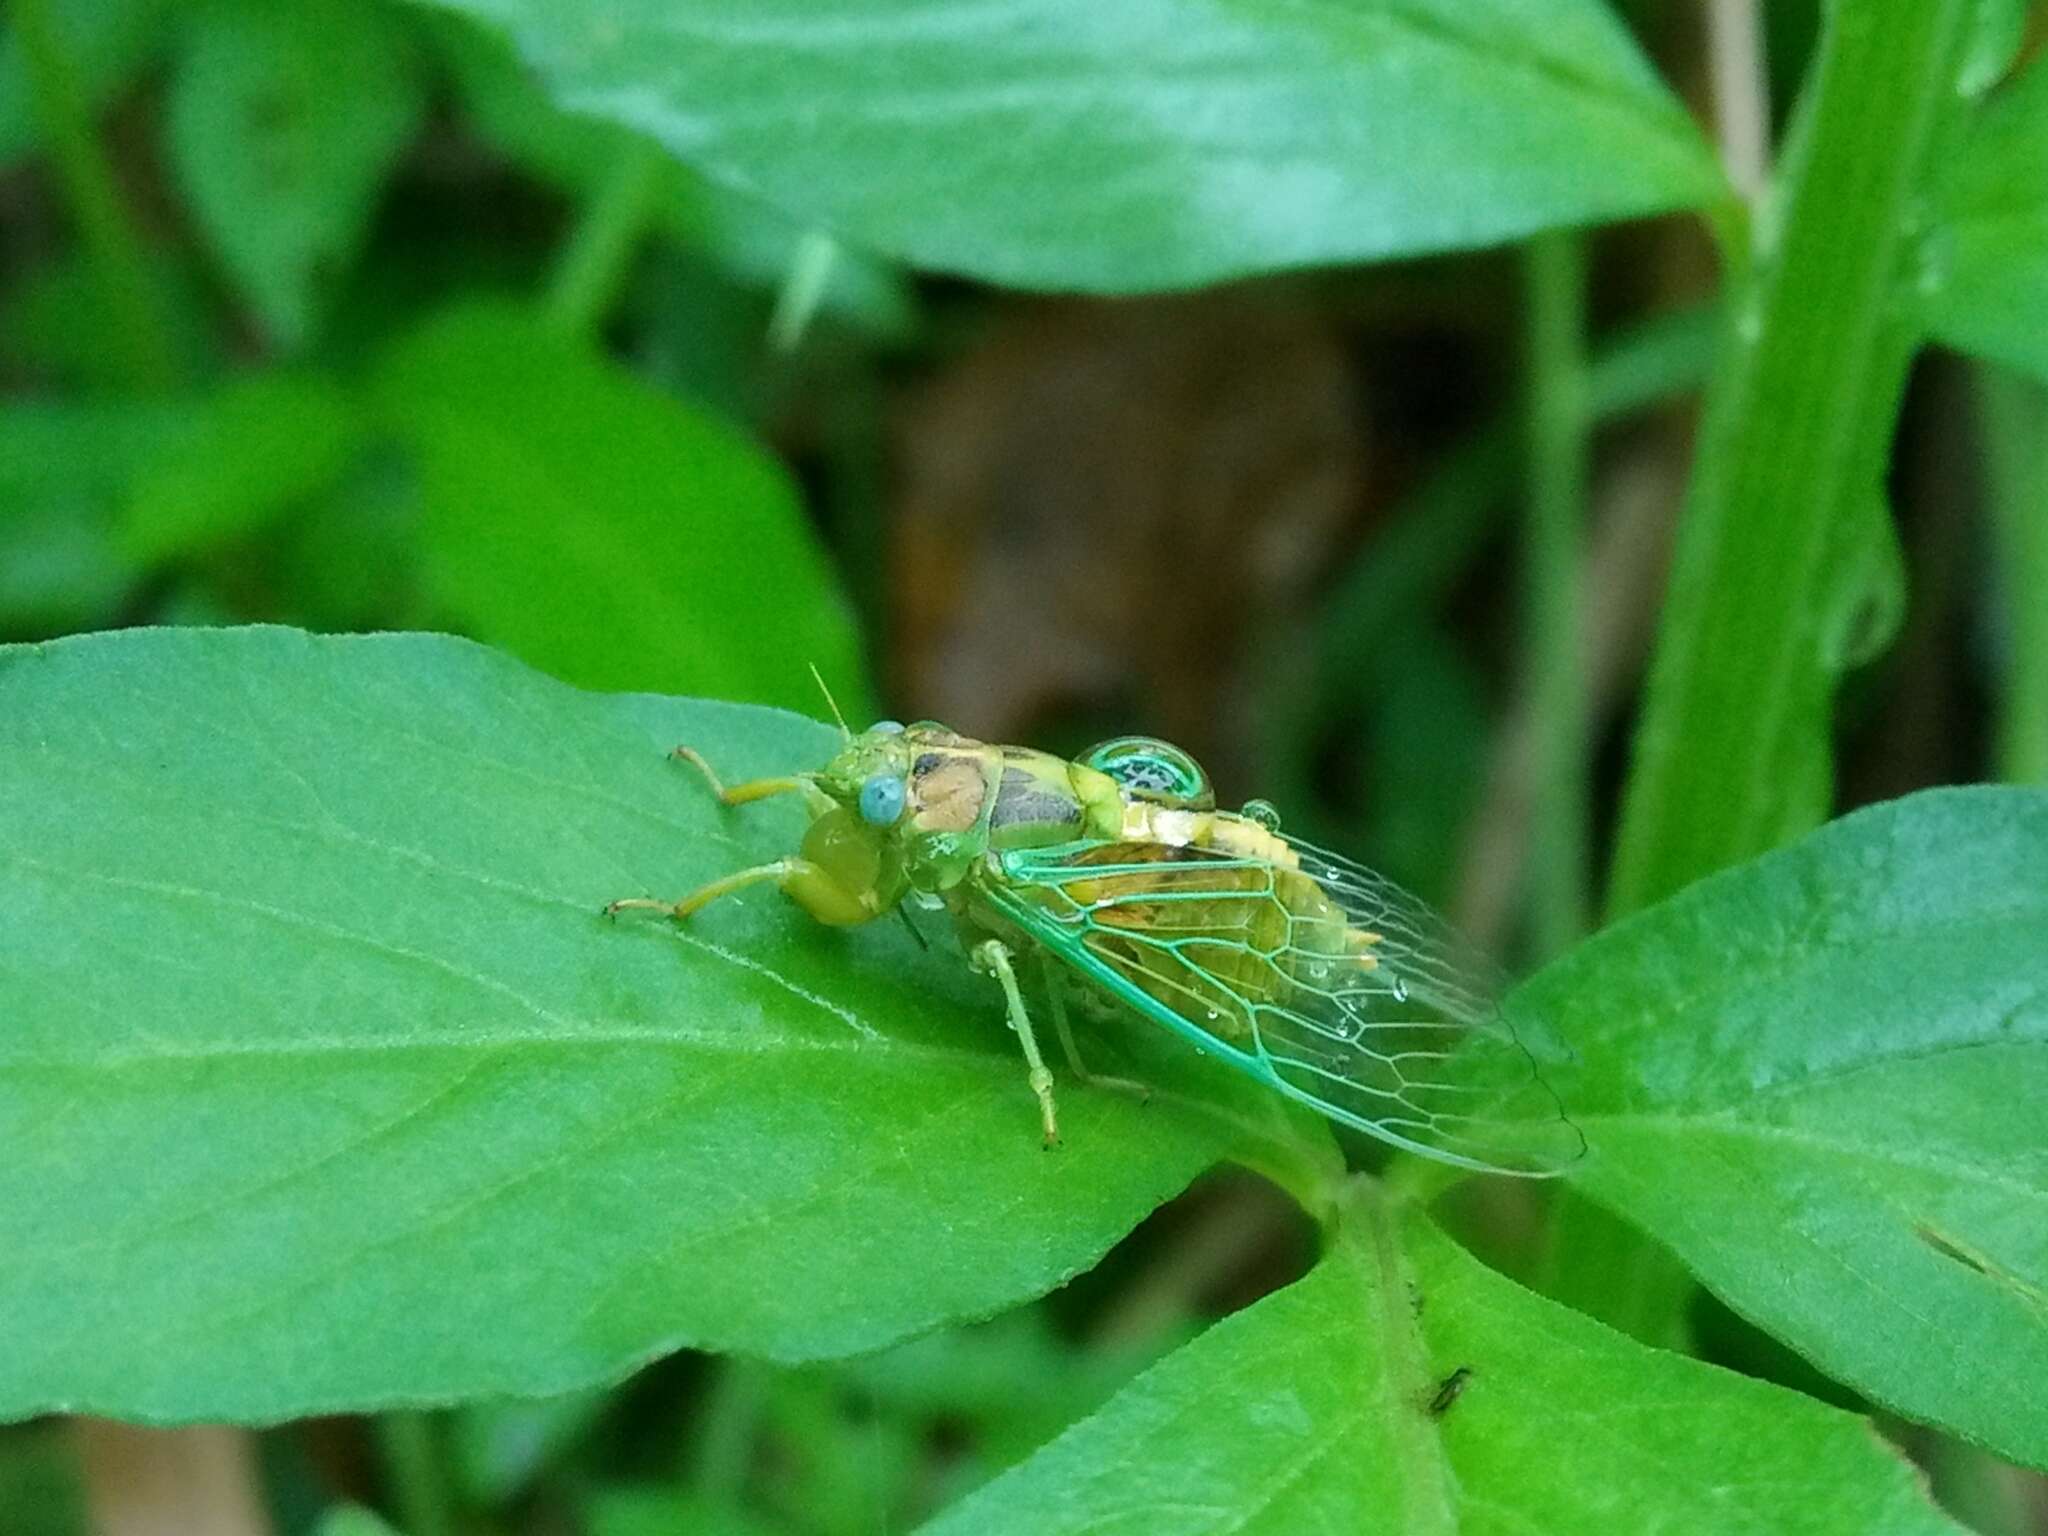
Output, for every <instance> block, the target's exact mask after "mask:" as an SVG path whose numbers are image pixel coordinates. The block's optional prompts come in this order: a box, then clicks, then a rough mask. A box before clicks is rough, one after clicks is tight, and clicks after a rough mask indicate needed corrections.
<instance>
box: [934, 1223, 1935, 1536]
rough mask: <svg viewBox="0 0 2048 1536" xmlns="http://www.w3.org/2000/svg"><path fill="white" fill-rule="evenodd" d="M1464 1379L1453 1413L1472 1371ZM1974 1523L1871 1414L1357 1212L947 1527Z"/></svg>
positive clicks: (1005, 1533)
mask: <svg viewBox="0 0 2048 1536" xmlns="http://www.w3.org/2000/svg"><path fill="white" fill-rule="evenodd" d="M1460 1370H1462V1371H1465V1372H1466V1373H1467V1375H1466V1376H1465V1377H1464V1378H1463V1382H1462V1388H1463V1390H1462V1391H1458V1392H1456V1395H1455V1396H1454V1397H1453V1398H1452V1399H1451V1401H1449V1403H1448V1404H1447V1405H1445V1406H1444V1407H1443V1408H1442V1410H1441V1412H1440V1413H1437V1414H1433V1413H1432V1411H1431V1409H1432V1406H1433V1405H1434V1404H1435V1403H1437V1402H1438V1401H1439V1400H1440V1398H1439V1394H1440V1393H1441V1392H1443V1391H1444V1390H1445V1383H1447V1382H1448V1381H1449V1380H1450V1378H1451V1377H1452V1375H1453V1374H1454V1373H1455V1372H1457V1371H1460ZM1362 1529H1384V1530H1390V1531H1417V1532H1422V1531H1427V1532H1446V1533H1447V1532H1452V1531H1467V1532H1473V1533H1495V1532H1500V1533H1514V1536H1550V1533H1555V1536H1582V1533H1584V1532H1587V1531H1601V1530H1617V1531H1618V1530H1627V1531H1655V1530H1670V1531H1685V1532H1688V1533H1697V1536H1717V1533H1723V1532H1726V1533H1731V1536H1732V1533H1755V1536H1765V1533H1769V1536H1850V1533H1864V1532H1867V1533H1878V1532H1884V1533H1887V1536H1907V1533H1915V1536H1917V1533H1926V1536H1934V1533H1953V1532H1954V1531H1955V1530H1956V1527H1954V1526H1952V1525H1950V1524H1949V1523H1948V1522H1947V1521H1946V1520H1944V1519H1943V1518H1942V1517H1941V1516H1940V1515H1938V1514H1936V1513H1935V1511H1934V1510H1933V1508H1932V1507H1930V1506H1929V1505H1928V1504H1926V1503H1925V1502H1924V1500H1923V1499H1922V1498H1921V1496H1920V1494H1919V1492H1918V1490H1917V1489H1916V1487H1915V1484H1914V1480H1913V1476H1912V1474H1911V1472H1910V1471H1909V1470H1908V1469H1907V1467H1906V1465H1905V1464H1904V1462H1903V1461H1901V1460H1899V1459H1897V1458H1896V1457H1894V1456H1892V1455H1891V1454H1889V1453H1888V1452H1887V1451H1886V1450H1885V1449H1884V1448H1883V1447H1882V1446H1881V1444H1880V1443H1879V1442H1878V1441H1877V1439H1876V1438H1875V1437H1874V1436H1872V1435H1871V1434H1870V1432H1869V1428H1868V1426H1867V1425H1865V1424H1864V1423H1863V1422H1861V1421H1860V1420H1858V1419H1857V1418H1855V1417H1854V1416H1853V1415H1850V1414H1846V1413H1843V1412H1841V1411H1839V1410H1837V1409H1833V1408H1828V1407H1824V1406H1822V1405H1821V1404H1819V1403H1816V1402H1813V1401H1812V1400H1811V1399H1808V1398H1804V1397H1801V1396H1799V1395H1798V1394H1796V1393H1792V1392H1788V1391H1785V1390H1784V1389H1782V1388H1779V1387H1773V1386H1769V1385H1766V1384H1764V1383H1762V1382H1757V1381H1749V1380H1745V1379H1743V1378H1741V1377H1738V1376H1733V1375H1730V1374H1728V1373H1726V1372H1724V1371H1719V1370H1716V1369H1714V1368H1713V1367H1711V1366H1706V1365H1702V1364H1700V1363H1699V1362H1697V1361H1692V1360H1687V1359H1684V1358H1682V1357H1680V1356H1677V1355H1671V1354H1666V1353H1664V1352H1662V1351H1659V1350H1653V1349H1646V1348H1644V1347H1643V1346H1641V1345H1639V1344H1636V1343H1634V1342H1633V1341H1631V1340H1629V1339H1626V1338H1624V1337H1622V1336H1621V1335H1619V1334H1616V1333H1613V1332H1611V1331H1609V1330H1608V1329H1607V1328H1605V1327H1603V1326H1601V1325H1600V1324H1598V1323H1595V1322H1592V1321H1590V1320H1588V1319H1586V1318H1584V1317H1581V1316H1579V1315H1578V1314H1577V1313H1575V1312H1571V1311H1569V1310H1567V1309H1566V1308H1563V1307H1560V1306H1557V1305H1555V1304H1554V1303H1551V1302H1547V1301H1544V1300H1543V1299H1542V1298H1540V1297H1538V1296H1535V1295H1533V1294H1531V1293H1530V1292H1527V1291H1524V1290H1522V1289H1521V1288H1520V1287H1519V1286H1516V1285H1515V1284H1513V1283H1512V1282H1511V1281H1508V1280H1506V1279H1503V1278H1502V1277H1501V1276H1499V1275H1497V1274H1495V1273H1494V1272H1493V1271H1491V1270H1489V1269H1487V1268H1485V1267H1484V1266H1483V1265H1481V1264H1480V1263H1478V1262H1477V1261H1476V1260H1475V1259H1473V1258H1472V1257H1471V1256H1470V1255H1469V1254H1467V1253H1465V1252H1464V1251H1463V1250H1462V1249H1460V1248H1459V1247H1457V1246H1456V1245H1455V1244H1454V1243H1452V1242H1451V1241H1450V1240H1449V1239H1447V1238H1445V1237H1444V1236H1443V1235H1442V1234H1441V1233H1439V1232H1438V1231H1437V1230H1436V1229H1435V1228H1434V1227H1432V1226H1430V1225H1429V1224H1428V1222H1427V1221H1426V1220H1425V1219H1424V1218H1423V1217H1421V1216H1420V1215H1417V1214H1413V1213H1412V1212H1411V1213H1409V1214H1407V1215H1405V1216H1399V1215H1393V1214H1390V1213H1388V1212H1387V1211H1386V1210H1384V1209H1382V1208H1378V1207H1376V1206H1375V1205H1374V1204H1373V1203H1372V1201H1371V1198H1370V1197H1369V1196H1360V1197H1359V1198H1357V1199H1355V1200H1354V1201H1353V1202H1351V1203H1350V1205H1349V1206H1348V1208H1347V1210H1346V1213H1345V1217H1344V1221H1343V1224H1342V1226H1341V1228H1340V1230H1339V1234H1338V1237H1337V1240H1336V1241H1335V1243H1334V1244H1333V1245H1332V1247H1331V1249H1330V1251H1329V1253H1328V1254H1327V1255H1325V1257H1324V1259H1323V1262H1322V1263H1321V1264H1320V1265H1318V1266H1317V1268H1316V1269H1315V1270H1314V1271H1313V1272H1311V1273H1310V1274H1309V1276H1308V1277H1307V1278H1306V1279H1304V1280H1301V1281H1299V1282H1298V1283H1296V1284H1295V1285H1292V1286H1290V1287H1288V1288H1287V1289H1286V1290H1284V1291H1280V1292H1278V1293H1276V1294H1274V1295H1272V1296H1269V1297H1267V1298H1266V1299H1265V1300H1263V1301H1260V1302H1258V1303H1256V1304H1254V1305H1253V1306H1251V1307H1249V1308H1247V1309H1246V1310H1244V1311H1243V1312H1239V1313H1237V1314H1235V1315H1234V1316H1231V1317H1228V1318H1226V1319H1224V1320H1223V1321H1222V1322H1220V1323H1218V1324H1216V1326H1215V1327H1213V1328H1211V1329H1210V1330H1209V1331H1208V1332H1207V1333H1206V1334H1204V1335H1203V1336H1202V1337H1201V1338H1200V1339H1198V1340H1196V1341H1195V1342H1194V1343H1193V1344H1190V1345H1188V1346H1187V1347H1186V1348H1184V1349H1182V1350H1180V1351H1178V1352H1177V1353H1175V1354H1174V1355H1171V1356H1169V1357H1168V1358H1167V1359H1166V1360H1164V1361H1162V1362H1160V1363H1159V1364H1158V1365H1156V1366H1154V1367H1153V1368H1152V1369H1151V1370H1149V1371H1147V1372H1146V1373H1145V1374H1144V1375H1142V1376H1140V1377H1139V1378H1138V1379H1137V1380H1136V1381H1134V1382H1133V1383H1131V1385H1130V1386H1129V1387H1127V1388H1125V1389H1124V1391H1122V1392H1120V1393H1119V1394H1118V1395H1117V1396H1116V1397H1115V1398H1113V1399H1112V1400H1111V1401H1110V1402H1109V1404H1108V1405H1107V1406H1106V1407H1104V1408H1103V1409H1102V1411H1101V1412H1099V1413H1097V1414H1096V1415H1094V1416H1093V1417H1092V1418H1089V1419H1086V1420H1083V1421H1082V1422H1081V1423H1079V1424H1077V1425H1075V1426H1074V1427H1073V1428H1072V1429H1070V1430H1068V1431H1067V1433H1066V1434H1064V1435H1062V1436H1061V1437H1060V1438H1059V1439H1058V1440H1056V1441H1054V1442H1053V1443H1052V1444H1051V1445H1050V1446H1048V1447H1046V1448H1045V1449H1044V1450H1043V1451H1041V1452H1040V1453H1039V1454H1038V1455H1036V1456H1034V1457H1033V1458H1032V1459H1031V1460H1030V1461H1028V1462H1026V1463H1024V1464H1023V1465H1022V1466H1020V1467H1018V1468H1016V1469H1015V1470H1014V1471H1012V1472H1010V1473H1008V1474H1006V1475H1005V1476H1003V1477H1000V1478H998V1479H997V1480H996V1481H994V1482H993V1483H991V1484H989V1485H988V1486H986V1487H985V1488H983V1489H981V1490H980V1491H979V1492H977V1493H976V1494H974V1495H973V1496H971V1497H970V1498H968V1499H966V1500H965V1501H963V1502H962V1503H961V1504H960V1505H958V1506H957V1507H955V1508H954V1509H952V1510H949V1511H947V1512H946V1513H945V1514H944V1515H942V1516H940V1517H939V1518H938V1519H937V1520H935V1521H933V1522H932V1523H931V1524H930V1525H928V1526H926V1527H925V1528H924V1530H925V1536H950V1533H954V1532H963V1533H964V1532H970V1531H972V1532H977V1533H981V1532H985V1533H988V1536H1025V1533H1033V1532H1046V1533H1052V1532H1071V1531H1081V1530H1087V1531H1106V1530H1116V1531H1131V1532H1141V1531H1147V1532H1149V1531H1161V1532H1165V1531H1171V1532H1174V1533H1176V1536H1202V1533H1205V1532H1216V1533H1222V1532H1226V1531H1227V1532H1234V1533H1239V1536H1261V1533H1266V1532H1271V1533H1274V1536H1291V1533H1294V1532H1299V1531H1310V1530H1314V1531H1350V1530H1362Z"/></svg>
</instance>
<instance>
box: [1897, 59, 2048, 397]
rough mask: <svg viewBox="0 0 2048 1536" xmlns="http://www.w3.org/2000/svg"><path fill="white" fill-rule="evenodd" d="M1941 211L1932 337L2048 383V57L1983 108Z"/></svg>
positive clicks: (1925, 274)
mask: <svg viewBox="0 0 2048 1536" xmlns="http://www.w3.org/2000/svg"><path fill="white" fill-rule="evenodd" d="M1939 208H1940V213H1939V217H1938V220H1937V223H1936V226H1935V228H1934V230H1933V232H1932V233H1931V235H1930V236H1929V238H1928V241H1927V246H1926V250H1925V253H1924V256H1923V264H1922V268H1921V271H1920V274H1919V286H1920V291H1921V295H1922V297H1923V298H1924V300H1925V303H1926V313H1927V323H1928V324H1929V325H1930V326H1931V327H1932V328H1933V331H1934V334H1935V335H1937V336H1939V337H1940V338H1941V339H1942V340H1943V341H1946V342H1948V343H1949V344H1951V345H1952V346H1957V347H1961V348H1962V349H1963V350H1964V351H1967V352H1975V353H1978V354H1979V355H1981V356H1984V357H1991V358H1996V359H1998V360H1999V361H2000V362H2005V363H2010V364H2012V365H2013V366H2014V367H2015V368H2023V369H2026V370H2027V371H2028V372H2030V373H2032V374H2034V375H2035V376H2036V377H2038V378H2048V58H2036V59H2035V60H2034V62H2033V63H2032V64H2030V65H2029V66H2028V67H2027V68H2026V69H2025V70H2024V71H2023V72H2022V73H2021V74H2020V76H2019V77H2018V78H2017V79H2016V80H2014V81H2013V82H2012V83H2011V84H2009V85H2007V86H2006V87H2004V88H2003V89H2002V90H2000V91H1999V92H1998V93H1997V94H1996V95H1995V96H1993V97H1992V98H1991V100H1990V101H1989V102H1987V103H1986V104H1985V105H1984V107H1983V108H1982V109H1980V111H1979V114H1978V116H1977V118H1976V120H1975V122H1974V123H1972V125H1971V127H1970V131H1969V135H1968V137H1967V138H1966V139H1965V141H1964V143H1963V145H1962V147H1961V149H1960V150H1959V151H1958V153H1957V154H1956V156H1955V158H1954V162H1953V164H1952V165H1951V166H1950V168H1949V171H1948V174H1947V176H1946V177H1945V178H1944V179H1943V183H1942V187H1941V192H1940V201H1939Z"/></svg>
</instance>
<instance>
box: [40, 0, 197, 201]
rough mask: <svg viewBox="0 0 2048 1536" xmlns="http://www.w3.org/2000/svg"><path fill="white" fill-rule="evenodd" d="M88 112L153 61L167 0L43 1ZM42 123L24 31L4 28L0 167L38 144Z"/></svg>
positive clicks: (117, 91)
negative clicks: (31, 78) (23, 47)
mask: <svg viewBox="0 0 2048 1536" xmlns="http://www.w3.org/2000/svg"><path fill="white" fill-rule="evenodd" d="M44 3H45V4H46V5H47V7H48V9H49V12H50V23H51V28H52V31H53V33H54V35H55V41H56V43H57V46H58V47H60V48H61V49H63V51H64V58H65V61H66V63H67V64H68V65H69V66H70V72H71V75H72V79H73V82H74V83H75V84H76V86H77V88H78V90H79V93H80V95H81V96H82V97H83V100H84V105H85V107H86V109H87V110H88V111H93V112H96V111H98V110H99V109H100V108H101V107H102V106H104V105H105V104H106V103H107V102H108V101H110V100H112V98H113V97H114V96H115V95H116V94H118V93H119V92H120V91H121V90H122V89H123V88H124V87H125V86H126V85H127V84H128V82H129V81H130V80H132V79H133V78H134V77H135V74H136V73H137V71H139V70H140V69H141V68H142V67H143V65H144V64H146V63H147V62H148V60H149V56H150V54H151V52H152V51H153V50H154V49H155V47H156V45H157V42H158V39H159V37H160V36H161V34H162V30H163V20H164V12H165V10H166V4H165V0H44ZM39 131H40V124H39V123H38V122H37V117H36V103H35V100H34V96H33V94H32V92H31V90H30V85H29V69H28V61H27V59H26V58H25V57H24V55H23V51H22V45H21V35H20V33H19V32H17V31H16V30H15V29H14V28H13V27H8V28H5V29H0V169H10V168H12V166H13V164H14V162H15V161H16V160H18V159H20V158H21V157H22V156H23V155H25V154H27V153H28V152H29V151H30V150H31V149H34V148H35V147H36V140H37V136H38V133H39Z"/></svg>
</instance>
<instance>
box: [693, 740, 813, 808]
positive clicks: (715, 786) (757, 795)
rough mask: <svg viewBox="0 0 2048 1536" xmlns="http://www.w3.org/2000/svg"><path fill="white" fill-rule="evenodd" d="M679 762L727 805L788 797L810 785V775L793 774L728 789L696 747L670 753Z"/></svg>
mask: <svg viewBox="0 0 2048 1536" xmlns="http://www.w3.org/2000/svg"><path fill="white" fill-rule="evenodd" d="M669 756H670V757H673V758H675V759H677V760H678V761H679V762H685V763H689V764H690V765H691V766H693V767H694V768H695V769H696V770H697V771H698V772H699V773H701V774H703V775H704V778H705V780H706V782H708V783H709V784H710V785H711V792H712V793H713V794H714V795H716V796H718V798H719V799H720V800H722V801H724V802H725V803H726V804H727V805H745V804H746V803H747V802H748V801H749V800H766V799H767V798H768V797H769V796H770V795H787V794H793V793H796V792H798V791H801V790H803V789H804V788H805V787H806V786H808V785H809V783H810V775H809V774H801V773H800V774H791V775H789V776H788V777H785V778H779V779H749V780H748V781H747V782H746V783H744V784H735V785H733V786H732V788H730V789H727V788H726V787H725V785H724V784H722V783H721V782H719V778H718V775H717V774H716V773H714V772H713V771H712V768H711V765H710V764H709V763H707V762H705V761H704V758H703V755H702V754H701V753H699V752H698V751H697V749H696V748H695V747H677V748H676V749H675V750H674V751H673V752H671V753H669Z"/></svg>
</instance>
